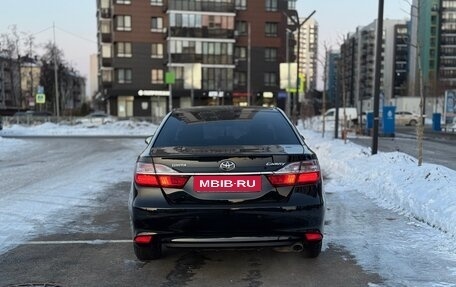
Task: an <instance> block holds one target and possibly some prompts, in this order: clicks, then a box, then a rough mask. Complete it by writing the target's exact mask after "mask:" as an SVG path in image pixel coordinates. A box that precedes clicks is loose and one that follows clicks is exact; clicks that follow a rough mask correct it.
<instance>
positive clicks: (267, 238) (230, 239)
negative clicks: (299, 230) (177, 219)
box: [171, 236, 296, 243]
mask: <svg viewBox="0 0 456 287" xmlns="http://www.w3.org/2000/svg"><path fill="white" fill-rule="evenodd" d="M290 239H296V238H293V237H291V236H260V237H256V236H252V237H226V238H224V237H221V238H176V239H172V240H171V242H175V243H211V242H216V243H218V242H268V241H286V240H290Z"/></svg>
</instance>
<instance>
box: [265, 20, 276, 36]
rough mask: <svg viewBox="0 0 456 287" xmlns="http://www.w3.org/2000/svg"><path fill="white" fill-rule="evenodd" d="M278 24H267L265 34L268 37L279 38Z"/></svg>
mask: <svg viewBox="0 0 456 287" xmlns="http://www.w3.org/2000/svg"><path fill="white" fill-rule="evenodd" d="M277 26H278V25H277V23H273V22H266V25H265V29H264V32H265V34H266V37H277Z"/></svg>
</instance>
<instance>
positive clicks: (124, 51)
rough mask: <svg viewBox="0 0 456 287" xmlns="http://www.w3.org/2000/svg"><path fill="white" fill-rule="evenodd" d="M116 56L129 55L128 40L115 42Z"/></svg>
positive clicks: (129, 45) (128, 56)
mask: <svg viewBox="0 0 456 287" xmlns="http://www.w3.org/2000/svg"><path fill="white" fill-rule="evenodd" d="M116 56H117V57H119V58H130V57H131V43H130V42H117V43H116Z"/></svg>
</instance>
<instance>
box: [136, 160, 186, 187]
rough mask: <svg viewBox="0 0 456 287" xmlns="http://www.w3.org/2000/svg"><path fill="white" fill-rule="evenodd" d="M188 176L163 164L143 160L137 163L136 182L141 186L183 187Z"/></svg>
mask: <svg viewBox="0 0 456 287" xmlns="http://www.w3.org/2000/svg"><path fill="white" fill-rule="evenodd" d="M188 178H189V177H188V176H185V175H179V174H178V172H176V171H175V170H173V169H171V168H169V167H167V166H164V165H161V164H156V165H154V164H152V163H143V162H138V163H137V164H136V171H135V183H136V184H138V185H141V186H150V187H164V188H183V187H184V185H185V184H186V183H187V180H188Z"/></svg>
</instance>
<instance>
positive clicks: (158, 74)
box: [150, 69, 163, 84]
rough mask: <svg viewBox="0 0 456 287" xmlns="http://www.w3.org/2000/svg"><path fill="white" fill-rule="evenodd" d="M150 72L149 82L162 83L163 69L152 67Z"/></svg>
mask: <svg viewBox="0 0 456 287" xmlns="http://www.w3.org/2000/svg"><path fill="white" fill-rule="evenodd" d="M150 74H151V78H150V80H151V83H152V84H163V70H159V69H152V70H151V71H150Z"/></svg>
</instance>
